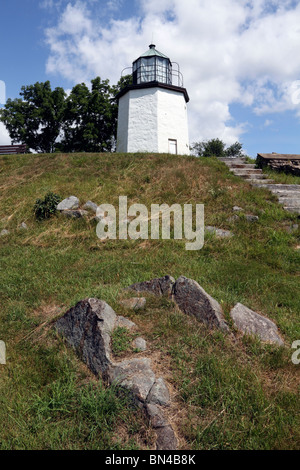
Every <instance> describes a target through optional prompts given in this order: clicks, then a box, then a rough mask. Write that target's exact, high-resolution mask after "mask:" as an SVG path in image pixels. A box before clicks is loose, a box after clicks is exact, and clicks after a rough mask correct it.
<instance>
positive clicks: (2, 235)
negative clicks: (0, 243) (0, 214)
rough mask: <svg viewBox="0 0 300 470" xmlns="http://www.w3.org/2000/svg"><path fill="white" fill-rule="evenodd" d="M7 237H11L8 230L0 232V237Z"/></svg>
mask: <svg viewBox="0 0 300 470" xmlns="http://www.w3.org/2000/svg"><path fill="white" fill-rule="evenodd" d="M6 235H9V230H6V228H4V229H3V230H1V232H0V237H5V236H6Z"/></svg>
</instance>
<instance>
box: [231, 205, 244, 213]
mask: <svg viewBox="0 0 300 470" xmlns="http://www.w3.org/2000/svg"><path fill="white" fill-rule="evenodd" d="M232 210H233V211H234V212H241V211H243V210H244V209H242V208H241V207H239V206H234V207H233V208H232Z"/></svg>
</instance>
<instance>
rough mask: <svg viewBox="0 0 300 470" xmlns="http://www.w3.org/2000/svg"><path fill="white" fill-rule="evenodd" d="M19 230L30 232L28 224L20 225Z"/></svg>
mask: <svg viewBox="0 0 300 470" xmlns="http://www.w3.org/2000/svg"><path fill="white" fill-rule="evenodd" d="M19 229H21V230H28V227H27V224H26V223H25V222H22V223H21V224H20V225H19Z"/></svg>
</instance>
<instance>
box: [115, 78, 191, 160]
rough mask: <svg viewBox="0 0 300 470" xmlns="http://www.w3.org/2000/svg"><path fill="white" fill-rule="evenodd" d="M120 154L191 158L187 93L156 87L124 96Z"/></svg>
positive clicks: (120, 128)
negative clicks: (149, 154)
mask: <svg viewBox="0 0 300 470" xmlns="http://www.w3.org/2000/svg"><path fill="white" fill-rule="evenodd" d="M182 90H185V89H182ZM117 152H125V153H135V152H153V153H173V154H183V155H186V154H189V153H190V151H189V139H188V122H187V103H186V99H185V95H184V93H183V92H181V91H177V90H173V89H167V88H161V87H159V86H157V87H156V86H154V87H146V88H140V87H139V88H137V89H129V90H128V91H127V92H126V93H125V94H123V95H122V96H121V97H120V98H119V111H118V134H117Z"/></svg>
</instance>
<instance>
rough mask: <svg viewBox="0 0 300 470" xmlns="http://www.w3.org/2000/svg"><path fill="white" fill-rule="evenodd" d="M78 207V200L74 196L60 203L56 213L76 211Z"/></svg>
mask: <svg viewBox="0 0 300 470" xmlns="http://www.w3.org/2000/svg"><path fill="white" fill-rule="evenodd" d="M78 207H79V199H78V198H77V197H76V196H70V197H67V198H66V199H64V200H63V201H61V202H60V203H59V204H58V205H57V207H56V209H57V210H58V211H66V210H71V209H78Z"/></svg>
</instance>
